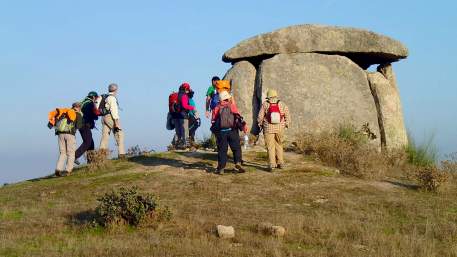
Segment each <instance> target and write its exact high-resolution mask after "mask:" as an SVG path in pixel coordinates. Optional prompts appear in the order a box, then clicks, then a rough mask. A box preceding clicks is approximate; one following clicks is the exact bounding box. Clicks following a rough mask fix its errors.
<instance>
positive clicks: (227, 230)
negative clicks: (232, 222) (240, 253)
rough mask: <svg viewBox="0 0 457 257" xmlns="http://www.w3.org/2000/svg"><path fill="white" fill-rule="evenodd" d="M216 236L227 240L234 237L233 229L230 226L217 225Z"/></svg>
mask: <svg viewBox="0 0 457 257" xmlns="http://www.w3.org/2000/svg"><path fill="white" fill-rule="evenodd" d="M216 228H217V235H218V236H219V237H220V238H223V239H228V238H234V237H235V229H234V228H233V227H232V226H223V225H217V227H216Z"/></svg>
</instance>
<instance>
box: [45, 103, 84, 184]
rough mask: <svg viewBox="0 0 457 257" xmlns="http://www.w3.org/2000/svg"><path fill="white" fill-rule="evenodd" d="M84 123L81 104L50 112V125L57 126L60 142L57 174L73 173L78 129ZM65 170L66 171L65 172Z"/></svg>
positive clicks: (50, 126)
mask: <svg viewBox="0 0 457 257" xmlns="http://www.w3.org/2000/svg"><path fill="white" fill-rule="evenodd" d="M82 125H83V120H82V114H81V104H80V103H74V104H73V105H72V108H71V109H67V108H57V109H56V110H55V111H52V112H50V113H49V123H48V127H49V128H50V129H52V128H55V134H56V135H57V139H58V143H59V159H58V160H57V165H56V169H55V175H56V176H58V177H60V176H62V175H67V176H69V175H71V172H72V171H73V163H74V161H75V150H76V137H75V134H76V131H77V130H78V129H80V128H81V127H82ZM64 172H65V173H64Z"/></svg>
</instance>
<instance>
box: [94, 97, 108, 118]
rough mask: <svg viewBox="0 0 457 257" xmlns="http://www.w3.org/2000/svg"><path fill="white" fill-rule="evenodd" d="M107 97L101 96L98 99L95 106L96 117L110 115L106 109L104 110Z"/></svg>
mask: <svg viewBox="0 0 457 257" xmlns="http://www.w3.org/2000/svg"><path fill="white" fill-rule="evenodd" d="M108 96H110V95H109V94H103V95H101V96H99V97H98V99H97V101H96V104H95V106H96V107H97V110H98V113H97V115H98V116H105V115H108V114H110V113H111V112H110V111H109V110H108V109H106V99H107V98H108Z"/></svg>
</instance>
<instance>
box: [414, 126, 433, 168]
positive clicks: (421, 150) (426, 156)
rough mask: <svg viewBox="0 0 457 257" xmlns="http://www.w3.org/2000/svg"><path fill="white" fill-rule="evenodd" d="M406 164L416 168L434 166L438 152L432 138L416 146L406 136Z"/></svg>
mask: <svg viewBox="0 0 457 257" xmlns="http://www.w3.org/2000/svg"><path fill="white" fill-rule="evenodd" d="M406 154H407V156H408V162H409V163H410V164H412V165H415V166H418V167H429V166H434V165H436V163H437V160H438V150H437V148H436V146H435V143H434V137H433V136H430V137H429V138H428V139H427V140H426V141H425V142H424V143H422V144H419V145H418V144H416V142H415V141H414V139H413V138H412V137H411V136H410V134H408V146H407V147H406Z"/></svg>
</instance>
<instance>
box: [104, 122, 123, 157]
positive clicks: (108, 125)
mask: <svg viewBox="0 0 457 257" xmlns="http://www.w3.org/2000/svg"><path fill="white" fill-rule="evenodd" d="M102 125H103V128H102V139H101V141H100V149H108V143H109V136H110V135H111V132H113V133H114V139H115V140H116V144H117V151H118V154H119V155H124V154H125V146H124V131H123V130H120V131H117V132H116V131H114V130H113V128H114V121H113V118H111V115H106V116H104V117H103V121H102Z"/></svg>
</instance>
